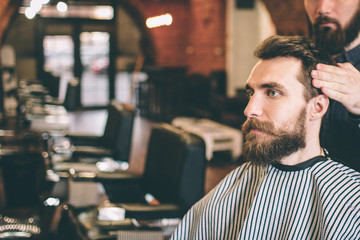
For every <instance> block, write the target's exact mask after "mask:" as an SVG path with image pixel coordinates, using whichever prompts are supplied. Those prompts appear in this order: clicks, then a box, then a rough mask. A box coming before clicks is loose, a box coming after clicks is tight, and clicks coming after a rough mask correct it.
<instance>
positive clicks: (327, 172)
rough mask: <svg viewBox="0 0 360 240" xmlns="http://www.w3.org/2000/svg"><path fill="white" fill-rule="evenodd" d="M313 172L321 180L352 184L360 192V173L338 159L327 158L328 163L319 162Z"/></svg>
mask: <svg viewBox="0 0 360 240" xmlns="http://www.w3.org/2000/svg"><path fill="white" fill-rule="evenodd" d="M313 172H314V174H315V176H317V177H318V178H319V179H323V181H326V182H329V183H330V182H334V183H336V184H340V185H343V184H346V183H351V184H352V185H353V186H354V187H355V188H357V189H358V190H360V173H359V172H358V171H356V170H354V169H352V168H350V167H348V166H346V165H345V164H343V163H342V162H341V161H339V160H336V159H331V158H330V157H328V158H327V160H326V161H322V162H319V163H318V164H317V166H314V169H313Z"/></svg>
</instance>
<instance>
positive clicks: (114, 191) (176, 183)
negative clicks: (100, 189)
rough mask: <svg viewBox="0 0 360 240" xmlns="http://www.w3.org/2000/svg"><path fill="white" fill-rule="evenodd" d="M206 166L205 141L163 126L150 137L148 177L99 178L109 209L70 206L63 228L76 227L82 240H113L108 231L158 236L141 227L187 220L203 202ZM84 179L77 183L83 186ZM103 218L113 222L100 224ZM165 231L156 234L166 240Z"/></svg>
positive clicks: (101, 175)
mask: <svg viewBox="0 0 360 240" xmlns="http://www.w3.org/2000/svg"><path fill="white" fill-rule="evenodd" d="M206 164H207V160H206V157H205V145H204V142H203V140H202V139H201V138H199V137H197V136H195V135H192V134H190V133H188V132H185V131H183V130H181V129H178V128H176V127H174V126H171V125H169V124H165V123H164V124H159V125H157V126H155V127H154V128H153V129H152V132H151V135H150V140H149V144H148V153H147V158H146V166H145V171H144V174H142V175H135V174H130V173H126V172H114V173H108V172H97V173H96V174H95V175H94V177H93V181H96V182H101V183H102V184H103V186H104V188H105V191H106V193H107V195H108V198H109V201H110V203H104V204H101V205H98V206H84V207H81V206H67V207H66V211H64V216H63V217H64V218H63V219H62V221H61V224H60V225H61V226H63V227H64V228H66V226H69V225H70V226H77V227H76V229H73V233H76V234H77V238H78V239H82V237H80V236H87V235H88V234H90V233H91V234H94V232H95V233H96V234H95V235H97V236H100V235H101V236H102V237H104V235H107V234H108V235H107V236H108V237H109V238H104V239H112V238H110V237H111V236H110V235H109V232H108V231H109V230H111V231H119V230H120V232H121V233H122V234H130V235H131V234H135V235H136V234H140V232H142V233H143V231H149V233H150V232H151V233H152V234H154V235H156V233H155V232H154V230H159V228H156V229H148V228H143V227H144V226H143V225H142V224H141V222H143V221H155V220H161V219H180V218H182V217H183V215H184V214H185V213H186V211H187V210H188V209H189V208H190V207H191V206H192V205H193V204H194V203H195V202H197V201H198V200H199V199H200V198H201V197H203V194H204V181H205V170H206ZM81 176H82V175H81V173H79V174H78V175H75V176H74V179H76V178H79V179H78V180H81V179H80V178H82V177H81ZM84 176H86V175H84ZM85 178H86V177H84V178H83V180H84V179H85ZM104 212H105V213H107V214H105V215H106V216H110V219H107V218H106V217H105V219H101V217H100V216H101V215H102V214H101V213H104ZM112 217H114V218H112ZM69 222H70V223H69ZM135 223H136V224H135ZM138 223H140V225H142V226H139V224H138ZM134 231H136V233H134ZM162 231H163V230H159V232H157V233H158V234H164V233H163V232H162ZM60 232H63V231H61V230H60ZM118 234H120V233H118ZM119 236H120V235H119ZM138 236H139V235H138ZM68 237H69V236H65V237H64V239H66V238H68ZM84 239H86V237H85V238H84ZM113 239H119V238H113ZM127 239H136V238H127ZM151 239H153V238H151ZM154 239H155V238H154Z"/></svg>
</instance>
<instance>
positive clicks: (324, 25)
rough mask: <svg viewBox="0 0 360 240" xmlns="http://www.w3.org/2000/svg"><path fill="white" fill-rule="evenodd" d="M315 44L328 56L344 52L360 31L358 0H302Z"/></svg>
mask: <svg viewBox="0 0 360 240" xmlns="http://www.w3.org/2000/svg"><path fill="white" fill-rule="evenodd" d="M304 5H305V9H306V12H307V14H308V17H309V19H310V22H311V24H312V37H313V39H314V40H315V42H316V43H317V44H318V45H320V46H322V47H323V48H324V49H325V50H327V51H328V52H329V53H330V54H334V55H335V54H338V53H342V52H343V51H344V48H345V47H347V46H348V45H349V44H350V43H351V42H353V41H354V40H355V39H356V38H357V37H358V34H359V31H360V11H359V0H304Z"/></svg>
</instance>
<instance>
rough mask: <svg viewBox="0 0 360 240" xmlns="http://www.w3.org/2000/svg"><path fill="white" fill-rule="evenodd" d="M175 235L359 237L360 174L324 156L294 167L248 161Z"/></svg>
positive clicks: (197, 206)
mask: <svg viewBox="0 0 360 240" xmlns="http://www.w3.org/2000/svg"><path fill="white" fill-rule="evenodd" d="M171 239H172V240H176V239H204V240H210V239H214V240H219V239H224V240H230V239H251V240H253V239H266V240H269V239H276V240H278V239H302V240H303V239H360V173H358V172H356V171H354V170H352V169H350V168H348V167H346V166H344V165H342V164H340V163H338V162H335V161H333V160H331V159H329V158H326V157H323V156H317V157H314V158H312V159H310V160H308V161H306V162H303V163H300V164H298V165H295V166H285V165H281V164H276V165H269V166H266V167H265V166H255V165H253V164H251V163H245V164H243V165H241V166H240V167H238V168H237V169H235V170H233V171H232V172H231V173H229V174H228V175H227V176H226V177H225V178H224V179H223V180H222V181H221V182H220V183H219V184H218V185H217V186H216V187H215V188H214V189H213V190H212V191H210V192H209V193H208V194H207V195H206V196H205V197H204V198H203V199H201V200H200V201H199V202H197V203H196V204H195V205H194V206H193V207H192V208H191V209H190V210H189V211H188V213H187V214H186V215H185V216H184V218H183V219H182V221H181V223H180V224H179V226H178V227H177V229H176V230H175V232H174V233H173V235H172V237H171Z"/></svg>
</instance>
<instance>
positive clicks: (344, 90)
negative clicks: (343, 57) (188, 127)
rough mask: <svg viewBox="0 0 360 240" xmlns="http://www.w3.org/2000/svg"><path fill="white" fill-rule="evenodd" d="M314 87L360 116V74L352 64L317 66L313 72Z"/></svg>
mask: <svg viewBox="0 0 360 240" xmlns="http://www.w3.org/2000/svg"><path fill="white" fill-rule="evenodd" d="M311 76H312V77H313V81H312V83H313V86H314V87H316V88H320V89H321V91H322V92H323V93H324V94H325V95H327V96H328V97H329V98H332V99H334V100H336V101H338V102H340V103H342V104H343V105H344V107H346V109H347V110H348V111H349V112H351V113H352V114H354V115H358V116H360V72H359V71H358V70H357V69H356V68H355V67H354V66H353V65H352V64H351V63H338V64H337V66H331V65H325V64H321V63H319V64H317V65H316V70H313V71H312V72H311Z"/></svg>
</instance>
